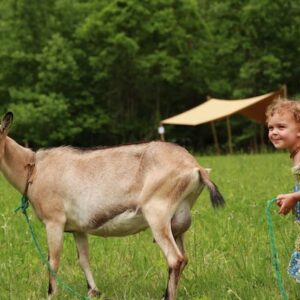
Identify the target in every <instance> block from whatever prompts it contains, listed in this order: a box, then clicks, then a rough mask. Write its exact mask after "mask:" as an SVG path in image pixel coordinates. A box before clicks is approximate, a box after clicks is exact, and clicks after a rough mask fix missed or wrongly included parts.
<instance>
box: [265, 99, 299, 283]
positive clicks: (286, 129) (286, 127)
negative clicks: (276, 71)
mask: <svg viewBox="0 0 300 300" xmlns="http://www.w3.org/2000/svg"><path fill="white" fill-rule="evenodd" d="M266 116H267V124H268V128H269V139H270V141H271V142H272V144H273V145H274V147H275V148H276V149H286V150H288V151H289V153H290V158H291V160H292V163H293V168H292V173H293V174H294V177H295V180H296V182H295V187H294V193H289V194H282V195H278V196H277V204H278V206H280V209H279V213H280V214H283V215H286V214H288V213H289V212H290V211H291V210H292V209H294V211H295V216H296V224H297V226H300V101H299V102H297V101H290V100H278V101H275V102H273V103H272V104H271V105H269V107H268V108H267V112H266ZM299 228H300V227H299ZM288 273H289V274H290V275H291V276H293V277H294V278H295V279H296V281H297V282H300V234H299V236H298V238H297V239H296V242H295V250H294V252H293V253H292V257H291V261H290V264H289V267H288Z"/></svg>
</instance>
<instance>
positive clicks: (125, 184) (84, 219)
mask: <svg viewBox="0 0 300 300" xmlns="http://www.w3.org/2000/svg"><path fill="white" fill-rule="evenodd" d="M12 120H13V114H12V113H11V112H8V113H6V114H5V116H4V118H3V120H2V122H1V126H0V169H1V171H2V173H3V174H4V176H5V177H6V178H7V180H8V181H9V182H10V183H11V184H12V185H13V186H14V187H15V188H16V189H17V190H18V191H20V192H21V193H22V194H24V193H25V194H26V195H27V196H28V198H29V200H30V203H31V204H32V206H33V208H34V210H35V212H36V214H37V216H38V218H39V219H40V220H41V221H42V222H43V223H44V225H45V227H46V231H47V241H48V251H49V263H50V265H51V267H52V268H53V270H54V271H56V272H57V270H58V267H59V261H60V254H61V249H62V244H63V235H64V232H72V233H73V235H74V238H75V241H76V244H77V250H78V258H79V264H80V266H81V268H82V269H83V271H84V273H85V276H86V279H87V283H88V288H89V291H88V294H89V296H97V295H99V294H100V292H99V290H98V288H97V286H96V284H95V281H94V279H93V276H92V273H91V270H90V265H89V254H88V252H89V251H88V240H87V234H93V235H98V236H106V237H107V236H125V235H130V234H134V233H137V232H140V231H141V230H144V229H146V228H147V227H150V228H151V230H152V233H153V237H154V239H155V241H156V243H157V244H158V245H159V246H160V248H161V250H162V252H163V253H164V255H165V257H166V260H167V263H168V267H169V279H168V285H167V288H166V291H165V294H164V299H169V300H175V299H176V289H177V285H178V281H179V277H180V274H181V272H182V270H183V269H184V267H185V265H186V264H187V257H186V254H185V250H184V245H183V233H184V232H185V231H186V230H187V229H188V228H189V227H190V224H191V212H190V211H191V208H192V206H193V205H194V203H195V201H196V200H197V198H198V196H199V194H200V192H201V191H202V189H203V187H204V185H206V186H207V187H208V189H209V191H210V196H211V201H212V204H213V205H214V206H218V205H222V204H223V203H224V199H223V197H222V196H221V194H220V193H219V191H218V189H217V187H216V186H215V184H214V183H213V182H212V181H210V180H209V177H208V174H207V172H206V171H205V170H204V169H203V168H202V167H200V166H199V164H198V163H197V161H196V160H195V159H194V158H193V157H192V156H191V155H190V154H189V153H188V152H187V151H186V150H185V149H183V148H182V147H179V146H177V145H174V144H170V143H164V142H150V143H144V144H138V145H128V146H120V147H114V148H107V149H101V150H100V149H99V150H85V151H82V150H78V149H75V148H72V147H58V148H52V149H48V150H47V149H45V150H43V149H42V150H39V151H37V152H33V151H31V150H29V149H27V148H24V147H22V146H21V145H19V144H18V143H16V142H15V141H14V140H13V139H11V138H9V137H8V136H7V133H8V130H9V127H10V125H11V123H12ZM56 291H57V284H56V281H55V278H54V277H52V276H51V274H50V275H49V291H48V294H49V297H50V298H51V296H52V295H54V294H55V293H56Z"/></svg>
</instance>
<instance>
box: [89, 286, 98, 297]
mask: <svg viewBox="0 0 300 300" xmlns="http://www.w3.org/2000/svg"><path fill="white" fill-rule="evenodd" d="M100 295H101V293H100V291H99V290H98V289H97V288H94V289H90V290H89V292H88V296H89V297H93V298H95V297H100Z"/></svg>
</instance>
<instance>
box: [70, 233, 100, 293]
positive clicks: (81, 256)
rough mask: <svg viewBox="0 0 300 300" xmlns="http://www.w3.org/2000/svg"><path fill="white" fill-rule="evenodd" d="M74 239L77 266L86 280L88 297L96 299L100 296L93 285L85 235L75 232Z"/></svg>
mask: <svg viewBox="0 0 300 300" xmlns="http://www.w3.org/2000/svg"><path fill="white" fill-rule="evenodd" d="M74 239H75V241H76V246H77V253H78V260H79V264H80V267H81V268H82V270H83V272H84V274H85V277H86V280H87V286H88V295H89V297H98V296H100V291H99V290H98V288H97V286H96V284H95V281H94V278H93V275H92V272H91V268H90V262H89V244H88V239H87V235H86V234H85V233H80V232H75V233H74Z"/></svg>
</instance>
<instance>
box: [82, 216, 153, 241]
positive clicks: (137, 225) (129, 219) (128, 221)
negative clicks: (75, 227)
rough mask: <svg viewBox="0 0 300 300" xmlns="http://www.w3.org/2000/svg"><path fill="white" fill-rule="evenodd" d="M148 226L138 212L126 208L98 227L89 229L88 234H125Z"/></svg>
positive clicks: (136, 231) (133, 232)
mask: <svg viewBox="0 0 300 300" xmlns="http://www.w3.org/2000/svg"><path fill="white" fill-rule="evenodd" d="M147 227H148V223H147V221H146V220H145V219H144V216H143V215H142V214H141V213H140V212H136V211H135V210H126V211H124V212H123V213H121V214H119V215H117V216H115V217H114V218H112V219H110V220H109V221H107V222H106V223H104V224H103V225H101V226H99V227H98V228H95V229H92V230H89V231H88V233H89V234H93V235H99V236H104V237H106V236H126V235H130V234H135V233H138V232H140V231H142V230H145V229H146V228H147Z"/></svg>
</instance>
